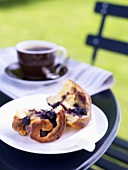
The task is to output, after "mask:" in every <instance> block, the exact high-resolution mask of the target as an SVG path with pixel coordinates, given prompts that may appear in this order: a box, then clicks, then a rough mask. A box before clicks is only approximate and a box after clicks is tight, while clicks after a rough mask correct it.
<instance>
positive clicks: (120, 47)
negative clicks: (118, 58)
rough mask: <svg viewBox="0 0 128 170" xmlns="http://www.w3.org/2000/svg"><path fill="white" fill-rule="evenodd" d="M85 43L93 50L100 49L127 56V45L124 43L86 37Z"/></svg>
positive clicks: (90, 36) (91, 36)
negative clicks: (93, 48)
mask: <svg viewBox="0 0 128 170" xmlns="http://www.w3.org/2000/svg"><path fill="white" fill-rule="evenodd" d="M86 43H87V44H88V45H90V46H93V47H95V48H102V49H105V50H109V51H114V52H118V53H122V54H125V55H128V43H126V42H121V41H117V40H112V39H108V38H103V37H97V36H93V35H88V37H87V40H86Z"/></svg>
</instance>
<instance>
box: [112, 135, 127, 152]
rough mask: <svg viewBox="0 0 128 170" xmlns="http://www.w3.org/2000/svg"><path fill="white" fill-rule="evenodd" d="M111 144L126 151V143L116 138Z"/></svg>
mask: <svg viewBox="0 0 128 170" xmlns="http://www.w3.org/2000/svg"><path fill="white" fill-rule="evenodd" d="M113 143H114V144H115V145H118V146H120V147H122V148H123V149H125V150H127V151H128V141H125V140H123V139H120V138H118V137H116V138H115V140H114V141H113Z"/></svg>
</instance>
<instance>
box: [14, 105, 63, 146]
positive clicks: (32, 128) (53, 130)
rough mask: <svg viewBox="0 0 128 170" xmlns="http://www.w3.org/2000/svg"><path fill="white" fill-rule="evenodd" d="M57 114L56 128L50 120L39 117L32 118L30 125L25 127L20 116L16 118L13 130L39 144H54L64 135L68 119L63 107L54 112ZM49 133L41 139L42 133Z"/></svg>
mask: <svg viewBox="0 0 128 170" xmlns="http://www.w3.org/2000/svg"><path fill="white" fill-rule="evenodd" d="M54 111H55V113H56V126H55V127H53V124H52V123H51V122H50V120H49V119H41V118H40V117H38V116H36V115H35V116H34V118H33V117H32V119H31V117H30V123H29V124H28V125H26V126H25V125H24V124H23V123H22V118H20V117H18V114H17V115H15V116H14V118H13V122H12V128H13V129H14V130H15V131H17V132H19V134H20V135H23V136H24V135H27V134H28V135H29V136H30V138H31V139H33V140H36V141H38V142H42V143H45V142H52V141H55V140H57V139H59V138H60V137H61V136H62V134H63V133H64V130H65V127H66V118H65V114H64V109H63V108H62V107H61V106H58V108H57V109H55V110H54ZM41 130H43V131H48V132H49V133H48V134H47V135H46V136H44V137H41V135H40V131H41Z"/></svg>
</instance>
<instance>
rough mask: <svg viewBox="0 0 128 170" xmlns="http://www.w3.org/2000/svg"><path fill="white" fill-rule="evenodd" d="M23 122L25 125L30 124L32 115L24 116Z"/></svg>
mask: <svg viewBox="0 0 128 170" xmlns="http://www.w3.org/2000/svg"><path fill="white" fill-rule="evenodd" d="M22 123H23V125H24V126H26V125H29V123H30V117H29V116H26V117H24V118H23V119H22Z"/></svg>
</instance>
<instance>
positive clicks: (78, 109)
mask: <svg viewBox="0 0 128 170" xmlns="http://www.w3.org/2000/svg"><path fill="white" fill-rule="evenodd" d="M87 112H88V110H87V109H86V108H81V107H76V108H74V109H68V110H67V113H68V114H71V113H73V115H74V116H76V115H77V116H80V117H81V116H83V115H87Z"/></svg>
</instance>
